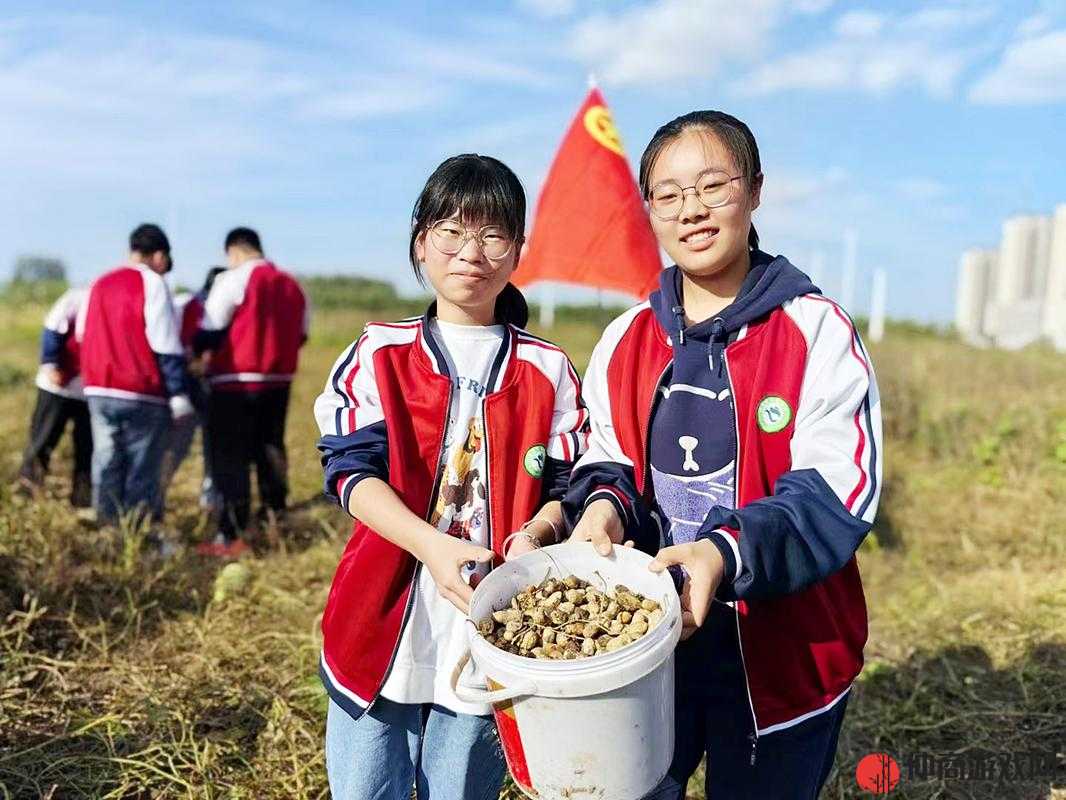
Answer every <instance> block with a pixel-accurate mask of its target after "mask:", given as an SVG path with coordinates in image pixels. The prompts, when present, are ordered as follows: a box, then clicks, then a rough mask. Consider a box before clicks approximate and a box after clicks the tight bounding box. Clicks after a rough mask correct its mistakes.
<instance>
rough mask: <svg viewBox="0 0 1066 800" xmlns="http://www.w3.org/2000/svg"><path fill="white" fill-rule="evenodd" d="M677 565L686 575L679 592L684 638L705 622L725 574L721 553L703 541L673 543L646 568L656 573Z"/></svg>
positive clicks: (707, 541) (706, 541)
mask: <svg viewBox="0 0 1066 800" xmlns="http://www.w3.org/2000/svg"><path fill="white" fill-rule="evenodd" d="M675 565H677V566H680V567H682V568H684V570H685V572H686V573H687V574H688V578H687V579H686V580H685V585H684V587H683V588H682V590H681V638H682V639H687V638H688V637H690V636H691V635H692V634H694V633H695V632H696V630H697V629H698V628H699V627H700V626H701V625H702V624H703V623H704V621H706V619H707V613H708V612H709V611H710V610H711V603H712V602H713V601H714V595H715V593H716V592H717V591H718V584H720V583H721V582H722V576H723V573H724V572H725V560H724V559H723V558H722V554H721V553H720V552H718V548H717V547H715V546H714V545H713V544H712V543H711V542H710V541H709V540H707V539H699V540H698V541H695V542H691V543H689V544H675V545H673V546H672V547H664V548H663V549H662V550H660V551H659V553H658V555H656V556H655V560H653V561H652V562H651V563H650V564H649V565H648V569H650V570H651V571H652V572H655V573H660V572H662V571H663V570H664V569H666V568H667V567H672V566H675Z"/></svg>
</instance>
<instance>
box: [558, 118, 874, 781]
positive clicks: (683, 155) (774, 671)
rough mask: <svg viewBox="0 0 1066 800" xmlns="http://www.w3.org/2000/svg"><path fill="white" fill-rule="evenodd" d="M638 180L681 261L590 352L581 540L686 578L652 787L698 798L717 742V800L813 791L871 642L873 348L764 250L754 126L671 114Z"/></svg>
mask: <svg viewBox="0 0 1066 800" xmlns="http://www.w3.org/2000/svg"><path fill="white" fill-rule="evenodd" d="M640 189H641V192H642V194H643V196H644V199H645V202H646V203H647V207H648V211H649V218H650V221H651V225H652V228H653V229H654V231H655V235H656V237H657V238H658V240H659V244H660V245H661V246H662V248H663V250H665V251H666V253H667V254H668V255H669V256H670V258H671V259H672V260H673V261H674V264H675V266H671V267H670V268H668V269H666V270H664V271H663V273H662V276H661V280H660V287H659V290H658V291H657V292H655V293H654V294H653V295H652V296H651V298H650V299H649V301H648V302H646V303H642V304H641V305H639V306H637V307H635V308H633V309H630V310H629V311H627V312H626V313H625V314H623V315H622V316H621V317H619V318H618V319H617V320H615V321H614V322H612V323H611V325H610V326H609V327H608V328H607V330H606V331H605V332H604V334H603V338H602V339H601V340H600V342H599V344H598V345H597V346H596V349H595V351H594V352H593V355H592V359H591V361H590V362H589V367H588V370H587V372H586V374H585V397H586V400H587V402H588V406H589V412H590V414H591V423H592V430H591V435H590V441H589V449H588V451H587V452H586V453H585V455H584V456H582V458H581V459H580V460H579V462H578V464H577V466H576V468H575V470H574V473H573V475H572V476H571V485H570V490H569V492H568V494H567V497H566V499H565V501H564V511H565V513H566V518H567V522H568V524H569V525H570V526H573V533H572V536H571V539H572V540H577V541H583V540H589V541H592V542H594V543H595V544H596V545H597V547H598V548H599V549H600V551H601V552H609V549H610V543H611V542H622V541H624V540H632V541H633V542H634V543H635V544H636V546H638V547H640V548H642V549H644V550H646V551H647V552H649V553H652V554H656V553H657V556H656V560H655V561H654V562H652V568H653V570H655V571H662V570H663V569H670V570H671V571H672V572H674V573H675V578H676V579H677V580H678V582H679V583H680V584H681V585H682V606H683V609H684V619H683V622H684V631H683V634H682V639H683V641H682V642H681V644H680V645H679V647H678V650H677V661H676V669H677V673H676V677H677V681H676V692H677V696H676V703H675V731H674V736H675V752H674V760H673V763H672V765H671V766H670V770H669V772H668V774H667V775H666V777H665V778H664V779H663V781H662V783H661V784H660V786H659V787H658V788H657V789H656V790H655V791H654V792H653V793H652V794H651V795H650V797H652V798H656V800H659V799H660V798H662V799H663V800H666V799H667V798H672V799H676V800H680V799H681V798H683V797H685V788H686V784H687V783H688V779H689V777H690V776H691V775H692V773H693V772H694V771H695V769H696V767H697V765H698V764H699V762H700V759H701V758H703V756H704V755H706V757H707V784H706V787H705V789H706V796H707V797H711V798H714V799H715V800H735V799H736V798H758V799H759V800H763V799H764V798H775V800H788V799H790V798H795V799H796V800H800V799H801V798H802V799H803V800H810V799H811V798H815V797H817V795H818V792H819V791H820V789H821V786H822V785H823V783H824V782H825V780H826V777H827V776H828V774H829V770H830V768H831V767H832V764H833V757H834V755H835V753H836V746H837V737H838V734H839V732H840V727H841V723H842V720H843V716H844V709H845V706H846V703H847V698H848V692H849V690H850V688H851V685H852V682H853V681H854V680H855V678H856V676H857V675H858V673H859V670H860V669H861V667H862V659H863V656H862V651H863V646H864V644H865V642H866V605H865V601H864V598H863V591H862V584H861V581H860V578H859V571H858V567H857V565H856V561H855V551H856V549H857V548H858V546H859V544H860V543H861V542H862V540H863V538H864V537H865V536H866V534H867V532H869V530H870V527H871V524H872V522H873V518H874V513H875V511H876V509H877V503H878V497H879V494H880V488H881V453H882V450H881V416H880V401H879V398H878V392H877V384H876V381H875V379H874V374H873V370H872V368H871V365H870V359H869V355H868V354H867V352H866V349H865V348H864V347H863V344H862V342H861V341H860V339H859V336H858V333H857V332H856V330H855V327H854V325H853V324H852V322H851V320H850V319H849V317H848V316H847V314H846V313H845V312H844V310H843V309H841V308H840V306H838V305H837V304H836V303H835V302H833V301H832V300H829V299H828V298H826V297H824V296H823V295H822V294H821V292H820V290H819V289H818V288H817V287H815V286H814V285H813V284H812V283H811V282H810V280H809V279H808V278H807V276H806V275H804V274H803V273H802V272H800V271H799V270H798V269H797V268H796V267H794V266H793V265H792V264H791V263H789V261H788V259H786V258H785V257H784V256H771V255H769V254H768V253H766V252H764V251H762V250H761V249H759V237H758V234H757V233H756V232H755V227H754V225H752V213H753V212H754V211H755V209H757V208H758V206H759V201H760V197H761V194H762V190H763V175H762V170H761V167H760V164H759V151H758V147H757V145H756V143H755V138H754V136H753V135H752V133H751V131H750V130H749V129H748V127H747V126H746V125H745V124H744V123H743V122H741V121H740V120H738V119H736V118H735V117H732V116H730V115H728V114H724V113H722V112H718V111H696V112H693V113H690V114H686V115H684V116H682V117H678V118H677V119H675V120H673V121H671V122H669V123H667V124H666V125H664V126H663V127H661V128H660V129H659V130H658V131H657V132H656V134H655V136H654V137H653V138H652V140H651V143H650V144H649V145H648V147H647V149H646V150H645V151H644V155H643V157H642V158H641V163H640Z"/></svg>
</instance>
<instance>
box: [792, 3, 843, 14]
mask: <svg viewBox="0 0 1066 800" xmlns="http://www.w3.org/2000/svg"><path fill="white" fill-rule="evenodd" d="M831 5H833V0H793V1H792V8H793V10H794V11H795V12H796V13H797V14H821V13H822V12H823V11H826V10H827V9H828V8H829V7H830V6H831Z"/></svg>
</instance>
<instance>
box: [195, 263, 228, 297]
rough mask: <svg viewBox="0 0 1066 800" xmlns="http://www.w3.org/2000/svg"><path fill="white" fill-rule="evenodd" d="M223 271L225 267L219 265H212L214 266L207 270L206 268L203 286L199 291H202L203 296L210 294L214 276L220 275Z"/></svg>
mask: <svg viewBox="0 0 1066 800" xmlns="http://www.w3.org/2000/svg"><path fill="white" fill-rule="evenodd" d="M225 271H226V268H225V267H219V266H214V267H211V268H210V269H209V270H207V277H206V278H204V285H203V288H201V289H200V291H201V292H202V293H203V295H204V297H207V296H208V295H209V294H211V287H212V286H214V285H215V278H217V277H218V276H219V275H221V274H222V273H223V272H225Z"/></svg>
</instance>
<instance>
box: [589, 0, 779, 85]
mask: <svg viewBox="0 0 1066 800" xmlns="http://www.w3.org/2000/svg"><path fill="white" fill-rule="evenodd" d="M783 14H784V6H783V4H782V3H781V2H780V0H748V2H743V1H742V0H656V1H655V2H652V3H648V4H646V5H642V6H637V7H635V8H630V9H628V10H626V11H622V12H620V13H615V14H611V15H607V14H597V15H594V16H592V17H589V18H587V19H585V20H583V21H582V22H581V23H579V24H578V25H577V27H576V28H575V29H574V31H573V32H572V35H571V40H570V44H571V48H572V51H573V53H574V54H575V55H576V56H577V57H578V58H579V59H581V60H582V61H584V62H585V63H586V64H587V65H588V66H589V67H590V68H592V69H593V70H595V71H596V73H597V74H598V75H599V76H601V77H602V78H603V79H604V80H605V81H606V82H608V83H613V84H626V85H638V84H654V83H658V82H660V81H664V80H678V79H680V80H687V79H692V78H696V79H699V80H706V79H709V78H711V77H713V76H714V75H715V74H716V73H717V72H718V71H719V69H720V68H721V67H722V66H723V65H724V64H725V63H727V62H732V61H742V62H747V61H750V60H752V59H754V58H757V57H758V56H759V54H760V52H761V51H762V50H763V49H764V46H765V45H766V44H767V40H768V38H769V34H770V33H771V32H772V30H773V29H774V28H775V27H776V26H777V24H778V23H779V22H780V20H781V19H782V17H783Z"/></svg>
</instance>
